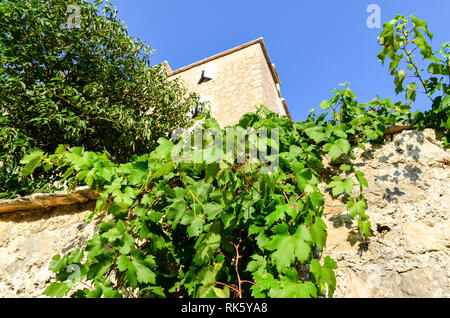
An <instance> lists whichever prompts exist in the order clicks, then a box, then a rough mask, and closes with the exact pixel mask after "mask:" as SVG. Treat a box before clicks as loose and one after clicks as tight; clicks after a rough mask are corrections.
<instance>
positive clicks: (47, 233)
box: [0, 201, 98, 297]
mask: <svg viewBox="0 0 450 318" xmlns="http://www.w3.org/2000/svg"><path fill="white" fill-rule="evenodd" d="M94 207H95V201H90V202H87V203H77V204H72V205H64V206H57V207H53V208H44V209H39V210H32V211H25V212H17V213H4V214H0V297H42V292H43V291H44V289H45V287H46V286H47V285H48V284H49V283H50V281H51V280H50V279H51V278H52V277H54V274H53V273H52V272H51V271H49V270H48V266H49V264H50V261H51V258H52V257H53V256H54V255H55V254H58V253H60V254H63V253H66V252H68V251H70V250H72V249H74V248H79V247H81V246H82V245H84V244H85V243H86V241H87V240H88V239H89V238H90V237H91V236H92V235H93V233H94V232H95V231H96V224H97V223H98V221H95V220H94V221H93V222H90V223H84V222H83V221H84V219H85V218H86V216H88V215H89V214H90V213H91V212H92V210H93V208H94Z"/></svg>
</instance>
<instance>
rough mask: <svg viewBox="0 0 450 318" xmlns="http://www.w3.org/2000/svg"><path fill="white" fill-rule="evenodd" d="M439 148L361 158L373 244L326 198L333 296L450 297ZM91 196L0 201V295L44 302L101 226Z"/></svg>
mask: <svg viewBox="0 0 450 318" xmlns="http://www.w3.org/2000/svg"><path fill="white" fill-rule="evenodd" d="M437 140H438V138H437V137H436V135H435V132H434V131H433V130H430V129H426V130H424V131H403V132H401V133H399V134H397V135H395V136H394V138H393V140H392V141H389V140H388V141H386V142H385V143H384V144H381V145H367V146H366V147H367V149H366V150H365V151H363V150H357V151H356V159H355V160H353V163H354V164H355V165H356V166H357V168H358V169H359V170H361V171H363V172H364V173H365V176H366V178H367V180H368V183H369V187H368V188H365V190H364V195H365V196H366V199H367V203H368V210H367V213H368V215H369V216H370V221H371V223H372V231H373V236H372V237H371V238H370V240H369V242H364V241H362V240H361V239H360V236H359V235H358V234H357V228H356V224H355V223H356V222H355V221H354V220H353V221H352V220H351V219H350V218H349V215H348V212H347V208H346V206H345V204H344V203H343V202H341V201H340V200H336V199H333V198H331V196H330V195H329V194H326V196H325V210H324V212H325V220H326V223H327V225H328V238H327V246H326V249H325V251H324V255H331V256H332V257H333V258H334V259H335V260H336V262H337V264H338V266H339V268H338V269H337V270H336V276H337V289H336V292H335V297H450V273H449V270H448V269H449V268H450V266H449V265H450V224H449V212H450V191H449V185H450V151H449V150H447V151H446V150H444V149H443V147H442V145H441V143H440V142H438V141H437ZM321 186H322V188H325V185H324V184H322V185H321ZM324 190H325V189H324ZM357 190H358V189H357V185H355V188H354V194H356V193H357ZM86 191H87V190H86V189H81V190H78V191H77V192H76V193H74V194H72V195H69V196H67V195H66V194H65V193H57V194H47V195H34V196H30V197H28V198H22V199H16V200H9V201H5V200H3V201H0V297H42V291H43V290H44V289H45V287H46V286H47V285H48V284H49V283H50V282H51V281H52V278H53V276H52V273H51V272H50V271H49V270H48V266H49V264H50V261H51V258H52V257H53V255H55V254H57V253H61V254H62V253H66V252H68V251H70V250H71V249H74V248H78V247H81V246H83V245H84V244H85V242H86V241H87V240H88V239H89V238H90V237H91V236H92V235H93V233H94V232H95V231H96V224H98V222H100V221H101V220H100V219H96V220H94V221H93V222H91V223H84V222H83V221H84V219H85V217H86V216H87V215H88V214H89V213H90V212H91V211H92V209H93V208H94V205H95V201H94V200H93V199H94V198H95V196H92V194H89V192H86ZM26 206H29V207H31V208H30V210H27V211H24V209H25V207H26Z"/></svg>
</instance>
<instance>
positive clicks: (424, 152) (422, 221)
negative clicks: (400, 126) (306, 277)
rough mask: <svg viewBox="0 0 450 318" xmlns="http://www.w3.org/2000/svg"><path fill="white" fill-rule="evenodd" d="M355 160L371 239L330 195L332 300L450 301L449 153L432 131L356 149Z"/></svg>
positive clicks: (327, 202) (327, 207)
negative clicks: (363, 181)
mask: <svg viewBox="0 0 450 318" xmlns="http://www.w3.org/2000/svg"><path fill="white" fill-rule="evenodd" d="M353 163H354V164H355V165H356V166H357V168H358V169H359V170H361V171H363V172H364V173H365V177H366V178H367V181H368V183H369V187H368V188H365V190H364V195H365V197H366V199H367V204H368V209H367V214H368V215H369V216H370V222H371V224H372V232H373V236H372V237H371V238H370V240H369V242H368V243H366V242H363V241H362V240H361V239H360V236H359V235H358V234H357V227H356V222H355V221H353V222H352V220H351V219H350V217H349V215H348V213H347V211H346V207H345V205H344V203H343V202H341V201H339V200H333V199H332V198H331V196H329V195H328V196H327V197H326V200H325V213H326V215H327V216H326V222H327V225H328V238H327V247H326V250H325V254H326V255H331V256H332V257H333V258H334V259H335V260H336V262H337V264H338V266H339V269H338V270H337V272H336V273H337V290H336V292H335V297H449V296H450V280H449V279H450V272H449V268H450V249H449V247H450V223H449V215H450V191H449V189H450V152H449V151H445V150H444V149H443V147H442V145H441V144H440V142H438V141H437V140H436V136H435V132H434V131H433V130H431V129H426V130H425V131H423V132H422V131H403V132H402V133H399V134H397V135H395V136H394V138H393V140H392V141H386V142H385V143H384V144H383V145H367V149H366V150H365V151H363V150H362V149H359V151H358V152H357V154H356V159H355V160H353ZM323 186H324V185H323ZM358 191H359V185H355V186H354V194H356V193H357V192H358Z"/></svg>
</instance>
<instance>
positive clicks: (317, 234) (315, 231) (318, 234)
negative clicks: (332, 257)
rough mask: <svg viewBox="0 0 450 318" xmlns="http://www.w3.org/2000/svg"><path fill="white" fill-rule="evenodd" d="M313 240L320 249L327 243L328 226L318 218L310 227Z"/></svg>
mask: <svg viewBox="0 0 450 318" xmlns="http://www.w3.org/2000/svg"><path fill="white" fill-rule="evenodd" d="M309 230H310V232H311V238H312V240H313V242H315V243H316V244H317V246H318V247H319V248H321V249H322V248H324V247H325V244H326V241H327V225H326V224H325V222H324V221H323V220H322V219H320V218H316V222H315V223H314V224H313V225H311V227H310V229H309Z"/></svg>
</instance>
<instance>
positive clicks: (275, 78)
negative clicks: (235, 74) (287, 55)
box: [168, 37, 281, 86]
mask: <svg viewBox="0 0 450 318" xmlns="http://www.w3.org/2000/svg"><path fill="white" fill-rule="evenodd" d="M258 43H259V44H260V45H261V48H262V51H263V54H264V57H265V59H266V62H267V65H268V66H269V69H270V72H271V74H272V78H273V80H274V82H275V83H278V84H280V86H281V81H280V78H279V77H278V74H277V72H276V70H275V69H274V65H273V64H272V62H271V61H270V58H269V54H268V53H267V49H266V46H265V44H264V40H263V38H262V37H261V38H258V39H256V40H253V41H251V42H247V43H244V44H242V45H240V46H237V47H235V48H232V49H230V50H227V51H224V52H222V53H219V54H216V55H213V56H211V57H208V58H206V59H203V60H200V61H198V62H195V63H193V64H190V65H187V66H184V67H182V68H179V69H177V70H175V71H173V72H171V73H169V74H168V75H169V77H170V76H174V75H177V74H179V73H182V72H184V71H187V70H189V69H191V68H194V67H196V66H199V65H202V64H205V63H208V62H211V61H214V60H216V59H218V58H221V57H223V56H226V55H229V54H231V53H234V52H237V51H240V50H242V49H245V48H247V47H249V46H252V45H255V44H258Z"/></svg>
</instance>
